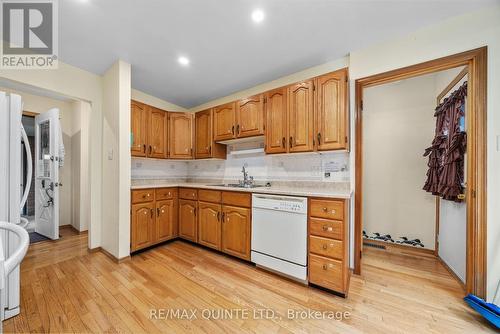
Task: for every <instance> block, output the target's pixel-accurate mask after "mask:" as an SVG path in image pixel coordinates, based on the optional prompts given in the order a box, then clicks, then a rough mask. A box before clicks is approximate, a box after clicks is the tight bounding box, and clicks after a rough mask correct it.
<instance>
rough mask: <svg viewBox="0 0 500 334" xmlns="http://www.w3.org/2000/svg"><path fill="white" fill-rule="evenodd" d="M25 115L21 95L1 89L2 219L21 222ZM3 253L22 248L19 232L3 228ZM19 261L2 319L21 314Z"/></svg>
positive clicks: (5, 297) (4, 298)
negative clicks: (14, 232)
mask: <svg viewBox="0 0 500 334" xmlns="http://www.w3.org/2000/svg"><path fill="white" fill-rule="evenodd" d="M21 118H22V101H21V97H20V96H19V95H15V94H6V93H4V92H0V157H1V158H0V184H1V186H0V221H3V222H10V223H13V222H17V223H18V222H19V221H20V219H21V211H20V208H19V203H20V198H21V189H20V186H19V185H20V180H21V168H20V166H21V150H20V143H21V131H20V126H21ZM0 236H1V243H2V246H3V255H4V257H5V258H8V257H9V255H11V254H13V253H14V252H15V251H16V250H17V249H18V248H19V246H20V245H19V239H18V238H17V236H16V235H15V234H13V233H11V232H8V231H6V230H1V231H0ZM19 275H20V274H19V265H18V266H17V267H16V268H15V269H14V270H13V271H12V272H11V273H10V274H8V275H7V277H6V279H5V282H4V286H3V289H2V293H1V299H2V300H1V303H2V304H3V307H4V309H3V310H1V311H2V312H1V313H2V314H3V317H2V320H4V319H7V318H10V317H12V316H15V315H17V314H19V302H20V277H19Z"/></svg>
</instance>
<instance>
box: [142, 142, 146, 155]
mask: <svg viewBox="0 0 500 334" xmlns="http://www.w3.org/2000/svg"><path fill="white" fill-rule="evenodd" d="M143 151H144V154H146V144H144V145H143Z"/></svg>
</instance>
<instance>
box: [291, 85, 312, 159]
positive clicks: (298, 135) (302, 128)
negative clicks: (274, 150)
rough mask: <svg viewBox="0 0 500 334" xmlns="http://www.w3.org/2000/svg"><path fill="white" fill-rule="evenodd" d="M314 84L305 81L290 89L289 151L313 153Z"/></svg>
mask: <svg viewBox="0 0 500 334" xmlns="http://www.w3.org/2000/svg"><path fill="white" fill-rule="evenodd" d="M313 88H314V85H313V82H312V80H310V81H305V82H301V83H299V84H295V85H292V86H290V87H289V88H288V115H289V119H288V125H289V127H288V128H289V138H288V141H289V146H290V148H289V151H290V152H307V151H312V150H313V148H314V145H313V118H314V94H313V93H314V92H313Z"/></svg>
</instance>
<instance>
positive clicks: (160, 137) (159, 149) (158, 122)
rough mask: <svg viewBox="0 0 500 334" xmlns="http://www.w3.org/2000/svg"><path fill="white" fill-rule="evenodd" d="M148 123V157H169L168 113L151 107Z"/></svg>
mask: <svg viewBox="0 0 500 334" xmlns="http://www.w3.org/2000/svg"><path fill="white" fill-rule="evenodd" d="M148 124H149V126H148V134H149V141H148V157H151V158H160V159H164V158H167V156H168V155H167V138H168V113H167V112H166V111H164V110H161V109H158V108H155V107H151V108H150V112H149V122H148Z"/></svg>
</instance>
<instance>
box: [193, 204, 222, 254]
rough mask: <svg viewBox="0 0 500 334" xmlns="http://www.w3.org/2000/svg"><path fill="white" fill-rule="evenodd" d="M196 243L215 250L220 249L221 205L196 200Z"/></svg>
mask: <svg viewBox="0 0 500 334" xmlns="http://www.w3.org/2000/svg"><path fill="white" fill-rule="evenodd" d="M198 210H199V214H198V243H199V244H201V245H204V246H207V247H210V248H214V249H217V250H220V249H221V216H222V215H221V211H222V206H221V205H220V204H215V203H206V202H198Z"/></svg>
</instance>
